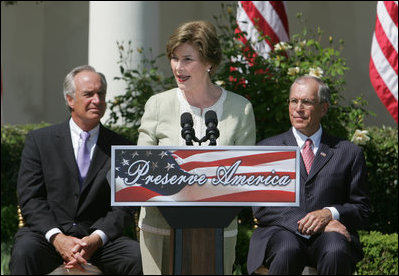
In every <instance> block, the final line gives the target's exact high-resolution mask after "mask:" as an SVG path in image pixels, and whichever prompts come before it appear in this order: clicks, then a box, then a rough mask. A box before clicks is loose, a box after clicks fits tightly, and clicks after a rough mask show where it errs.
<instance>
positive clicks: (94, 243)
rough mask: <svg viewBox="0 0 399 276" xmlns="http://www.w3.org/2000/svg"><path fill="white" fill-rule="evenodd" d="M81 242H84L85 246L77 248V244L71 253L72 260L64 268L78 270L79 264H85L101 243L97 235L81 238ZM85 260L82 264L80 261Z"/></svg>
mask: <svg viewBox="0 0 399 276" xmlns="http://www.w3.org/2000/svg"><path fill="white" fill-rule="evenodd" d="M81 241H82V242H84V243H85V244H86V245H85V246H83V247H82V246H79V245H78V244H77V245H76V246H75V247H74V248H72V252H73V253H74V254H73V256H74V259H73V260H71V261H70V262H67V263H66V264H65V268H68V269H71V268H74V267H77V268H79V266H80V264H83V263H86V262H87V260H89V259H90V258H91V256H93V254H94V252H96V250H97V249H99V248H100V247H101V246H102V245H103V243H102V240H101V238H100V236H99V235H97V234H92V235H90V236H86V237H83V238H82V240H81ZM82 259H83V260H85V261H84V262H82V261H81V260H82Z"/></svg>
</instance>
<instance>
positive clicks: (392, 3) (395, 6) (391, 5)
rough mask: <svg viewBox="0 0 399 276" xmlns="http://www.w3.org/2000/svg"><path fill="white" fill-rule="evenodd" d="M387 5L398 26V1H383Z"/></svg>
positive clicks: (392, 18) (387, 9) (393, 20)
mask: <svg viewBox="0 0 399 276" xmlns="http://www.w3.org/2000/svg"><path fill="white" fill-rule="evenodd" d="M383 2H384V5H385V9H386V11H387V13H388V14H389V16H390V17H391V20H392V22H393V23H394V24H395V25H396V28H397V27H398V13H397V12H395V9H396V10H397V9H398V1H383Z"/></svg>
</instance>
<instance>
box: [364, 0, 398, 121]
mask: <svg viewBox="0 0 399 276" xmlns="http://www.w3.org/2000/svg"><path fill="white" fill-rule="evenodd" d="M369 71H370V80H371V83H372V85H373V87H374V89H375V91H376V93H377V95H378V97H379V98H380V100H381V102H382V103H383V104H384V105H385V106H386V108H387V109H388V111H389V113H391V115H392V117H393V118H394V119H395V121H396V123H397V122H398V1H378V3H377V19H376V23H375V31H374V34H373V39H372V44H371V58H370V64H369Z"/></svg>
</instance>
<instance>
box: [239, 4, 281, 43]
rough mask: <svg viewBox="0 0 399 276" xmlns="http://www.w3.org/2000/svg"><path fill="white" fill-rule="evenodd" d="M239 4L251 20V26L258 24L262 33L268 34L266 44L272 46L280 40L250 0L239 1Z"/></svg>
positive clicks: (254, 26)
mask: <svg viewBox="0 0 399 276" xmlns="http://www.w3.org/2000/svg"><path fill="white" fill-rule="evenodd" d="M241 4H242V8H243V9H244V11H245V12H246V13H247V15H248V17H249V19H250V20H251V22H252V24H253V28H255V29H256V26H258V27H260V28H261V30H262V32H263V35H268V36H270V39H271V41H266V42H267V44H269V45H270V46H271V47H272V46H273V44H275V43H277V42H279V41H280V40H279V38H278V36H277V34H276V33H275V32H274V31H273V29H272V28H271V27H270V25H269V24H268V23H267V21H266V20H265V18H264V17H263V16H262V15H261V13H260V12H259V11H258V9H257V8H256V6H255V5H254V3H253V2H252V1H241ZM269 16H270V14H269Z"/></svg>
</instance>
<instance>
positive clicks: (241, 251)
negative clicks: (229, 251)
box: [233, 208, 253, 275]
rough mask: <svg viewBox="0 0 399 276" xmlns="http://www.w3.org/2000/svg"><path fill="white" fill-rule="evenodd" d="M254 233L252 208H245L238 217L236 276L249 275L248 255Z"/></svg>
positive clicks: (234, 271) (234, 267) (234, 272)
mask: <svg viewBox="0 0 399 276" xmlns="http://www.w3.org/2000/svg"><path fill="white" fill-rule="evenodd" d="M252 232H253V223H252V211H251V208H244V209H243V210H242V211H241V212H240V214H239V216H238V235H237V245H236V260H235V262H234V266H233V274H234V275H243V274H247V255H248V249H249V240H250V239H251V236H252Z"/></svg>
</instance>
